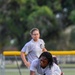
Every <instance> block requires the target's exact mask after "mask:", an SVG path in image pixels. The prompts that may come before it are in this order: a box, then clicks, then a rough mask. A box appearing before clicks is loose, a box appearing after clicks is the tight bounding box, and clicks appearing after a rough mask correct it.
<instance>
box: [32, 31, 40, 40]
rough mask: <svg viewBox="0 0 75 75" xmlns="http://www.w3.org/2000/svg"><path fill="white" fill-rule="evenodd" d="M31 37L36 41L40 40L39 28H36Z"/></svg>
mask: <svg viewBox="0 0 75 75" xmlns="http://www.w3.org/2000/svg"><path fill="white" fill-rule="evenodd" d="M31 37H32V38H33V40H34V41H38V39H39V38H40V33H39V31H38V30H35V31H34V32H33V33H32V35H31Z"/></svg>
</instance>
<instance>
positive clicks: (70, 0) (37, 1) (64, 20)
mask: <svg viewBox="0 0 75 75" xmlns="http://www.w3.org/2000/svg"><path fill="white" fill-rule="evenodd" d="M33 27H37V28H39V30H40V34H41V38H42V39H43V40H44V41H45V43H46V48H47V49H48V50H49V51H50V50H58V51H60V50H62V51H65V50H68V51H71V50H75V0H0V54H2V53H3V52H4V51H12V50H13V51H16V50H17V51H20V50H21V49H22V47H23V46H24V44H25V43H26V42H28V41H29V40H30V39H31V37H30V34H29V32H30V30H31V29H32V28H33ZM0 57H1V58H0V60H1V61H2V60H3V59H5V60H6V61H7V60H8V59H11V60H12V59H13V60H15V57H14V58H13V56H12V57H3V56H2V55H1V56H0ZM68 57H69V56H68ZM74 57H75V56H73V57H69V58H68V60H69V61H72V60H73V62H71V63H75V60H74ZM19 58H20V57H19ZM19 58H17V59H18V60H19ZM66 58H67V57H66ZM60 59H61V58H60ZM20 60H21V59H20ZM59 61H60V60H59ZM7 62H8V61H7ZM7 62H6V63H7ZM10 62H11V61H10ZM60 62H61V61H60ZM0 63H1V62H0ZM8 63H9V62H8ZM19 64H21V61H20V62H19ZM71 66H72V65H71ZM73 66H74V65H73ZM7 67H8V66H7ZM74 68H75V67H74ZM72 71H73V70H72ZM65 75H67V74H65ZM70 75H73V74H70Z"/></svg>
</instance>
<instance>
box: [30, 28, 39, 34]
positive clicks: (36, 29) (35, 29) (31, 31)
mask: <svg viewBox="0 0 75 75" xmlns="http://www.w3.org/2000/svg"><path fill="white" fill-rule="evenodd" d="M34 31H39V29H38V28H33V29H31V30H30V35H32V34H33V32H34Z"/></svg>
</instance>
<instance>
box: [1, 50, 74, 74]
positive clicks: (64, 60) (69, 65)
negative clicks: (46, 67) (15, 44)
mask: <svg viewBox="0 0 75 75" xmlns="http://www.w3.org/2000/svg"><path fill="white" fill-rule="evenodd" d="M50 52H51V53H52V55H56V56H57V59H58V62H59V66H60V67H61V69H62V71H63V72H64V75H75V51H50ZM4 56H5V57H4ZM0 57H1V58H0V59H1V60H3V59H4V60H5V61H4V60H3V61H2V62H1V63H2V64H3V66H4V67H3V68H2V69H3V70H2V72H1V73H0V75H29V70H28V69H27V68H26V67H25V66H24V67H21V64H22V60H21V57H20V51H5V52H3V55H1V56H0ZM4 63H5V65H4ZM13 73H14V74H13Z"/></svg>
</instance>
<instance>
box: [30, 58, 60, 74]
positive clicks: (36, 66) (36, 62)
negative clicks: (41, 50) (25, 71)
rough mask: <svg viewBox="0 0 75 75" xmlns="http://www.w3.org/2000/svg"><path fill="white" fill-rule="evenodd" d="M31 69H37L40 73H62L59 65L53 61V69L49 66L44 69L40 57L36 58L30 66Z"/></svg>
mask: <svg viewBox="0 0 75 75" xmlns="http://www.w3.org/2000/svg"><path fill="white" fill-rule="evenodd" d="M30 71H35V72H36V71H37V72H38V73H39V74H40V75H61V70H60V68H59V66H58V65H56V64H55V63H53V66H52V67H51V69H50V68H49V66H47V67H46V68H44V69H43V68H41V67H40V61H39V59H35V60H34V61H33V62H32V64H31V66H30Z"/></svg>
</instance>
